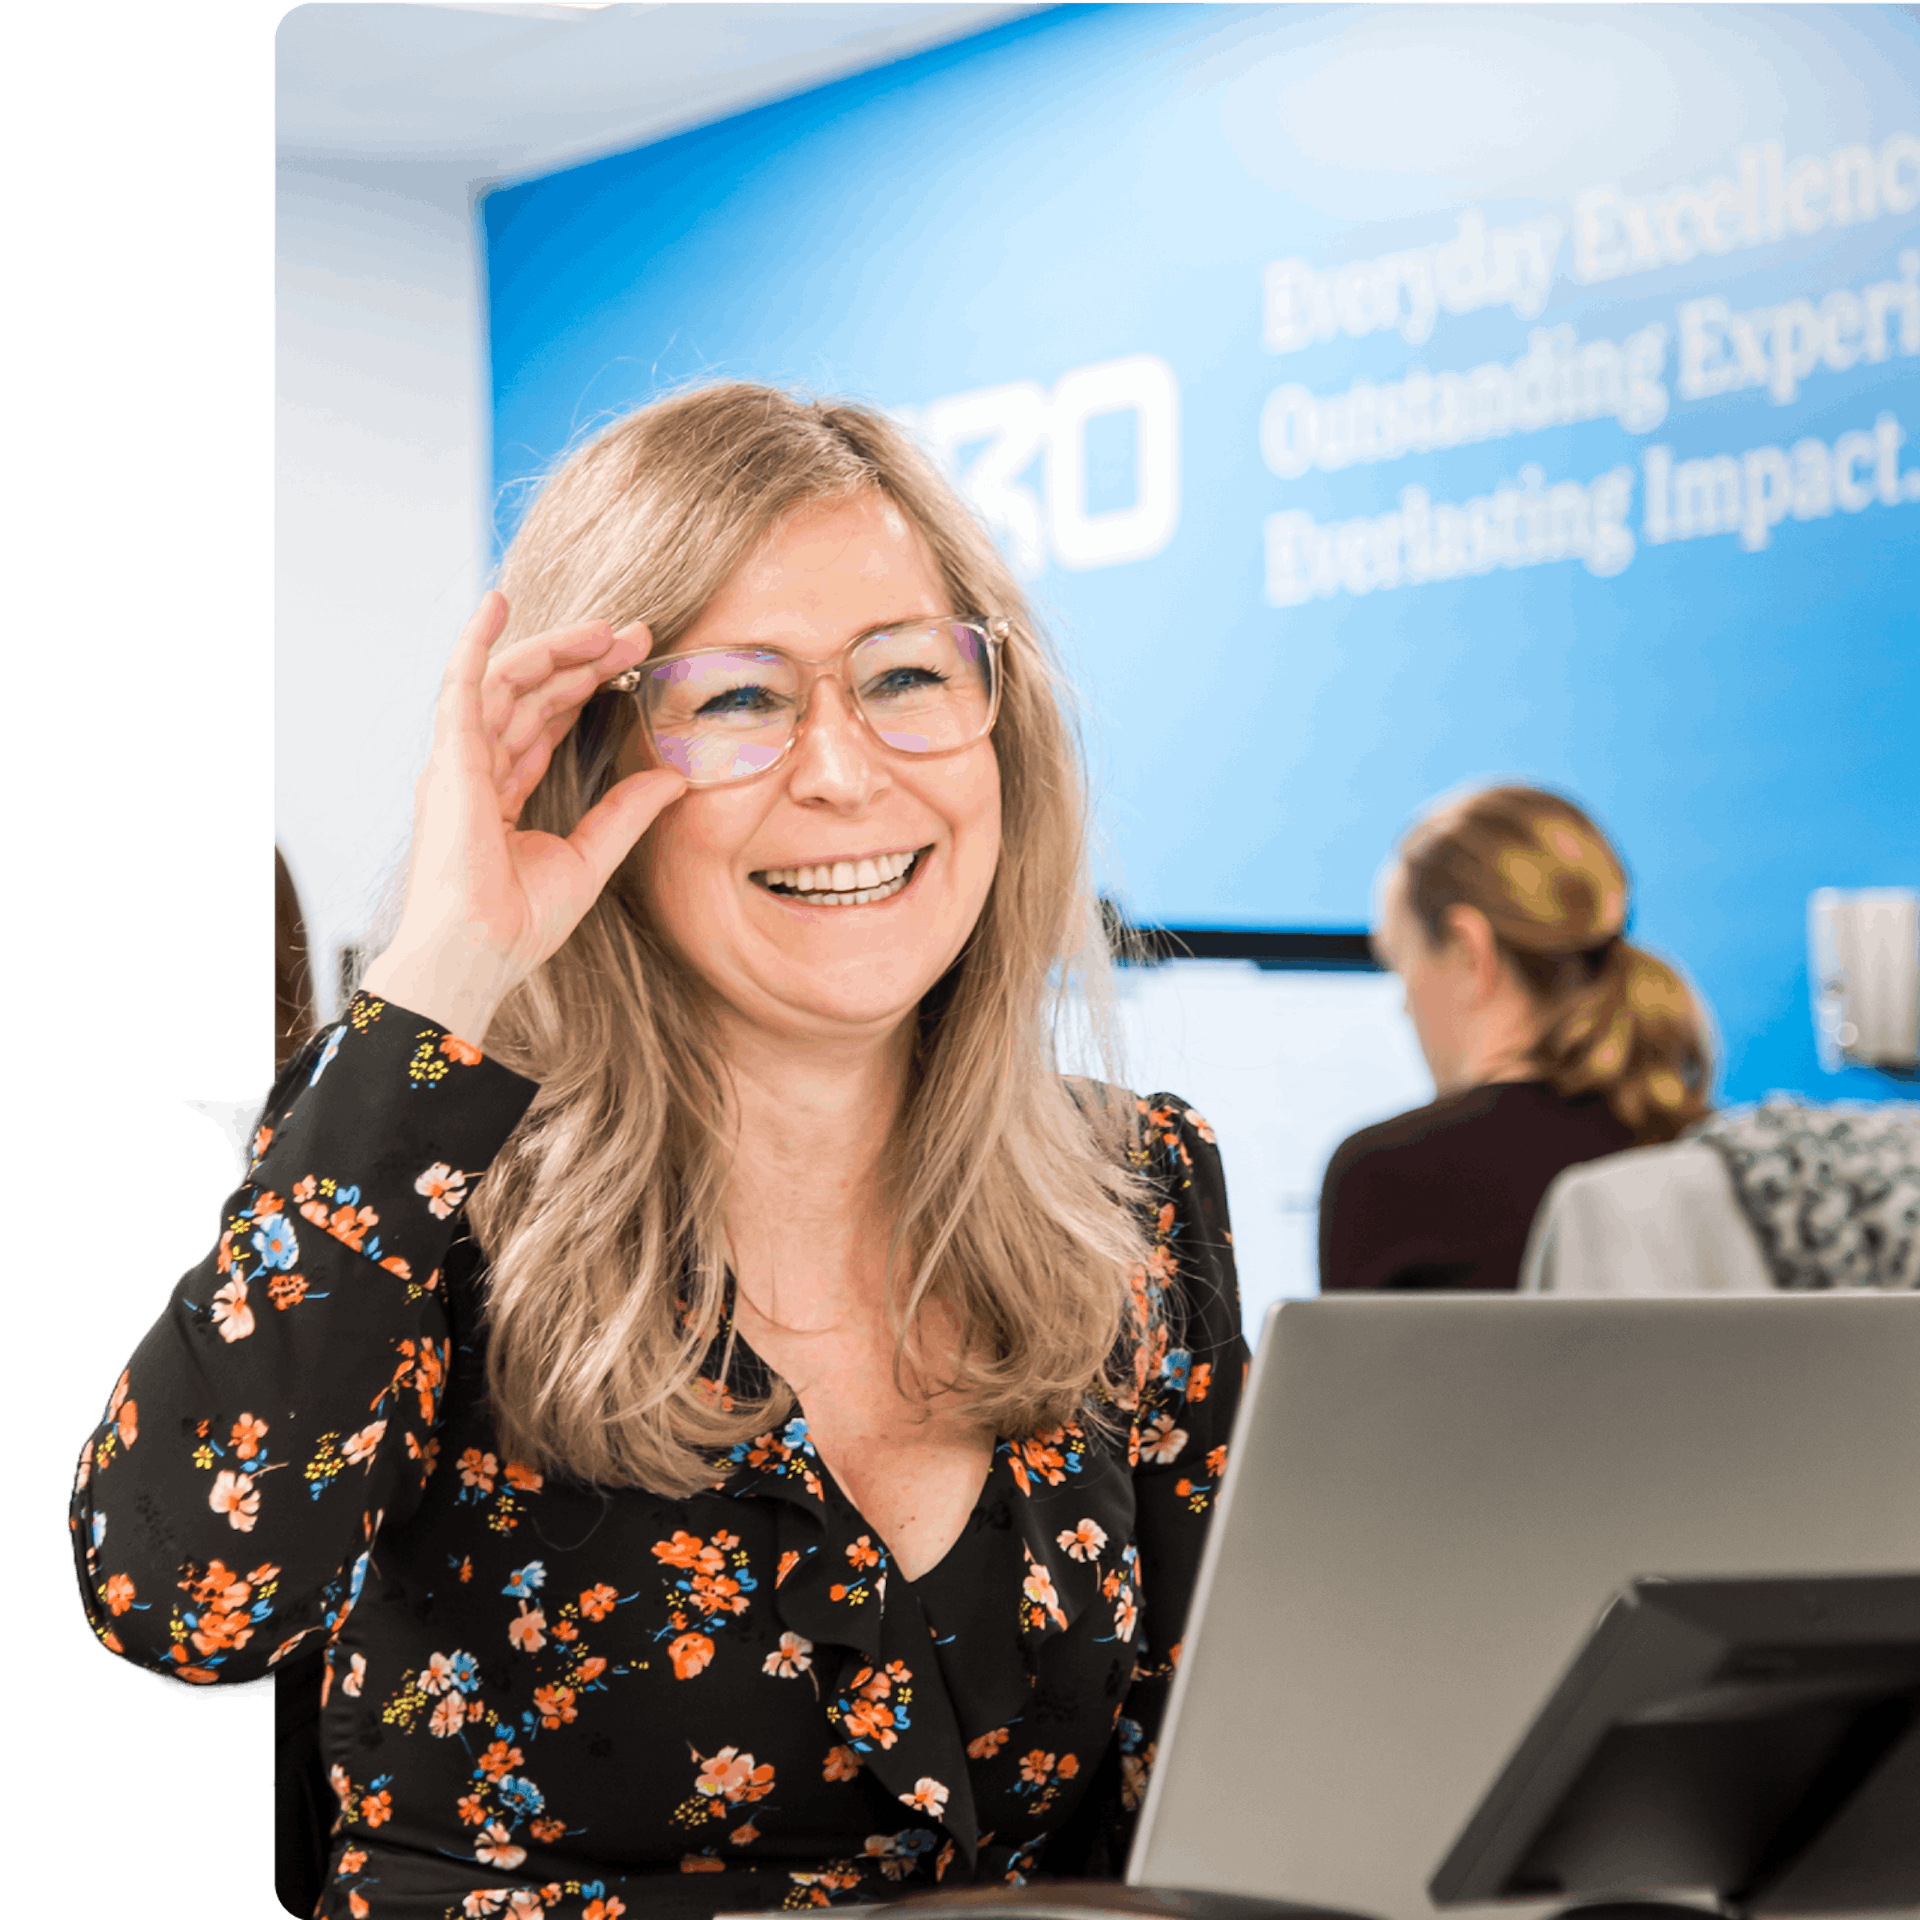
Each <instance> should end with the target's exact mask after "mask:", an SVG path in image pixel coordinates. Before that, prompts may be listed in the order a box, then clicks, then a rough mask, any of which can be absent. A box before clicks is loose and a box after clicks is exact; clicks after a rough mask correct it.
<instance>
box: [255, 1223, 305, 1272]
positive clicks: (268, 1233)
mask: <svg viewBox="0 0 1920 1920" xmlns="http://www.w3.org/2000/svg"><path fill="white" fill-rule="evenodd" d="M253 1250H254V1252H255V1253H257V1254H258V1255H259V1256H260V1264H261V1265H262V1266H264V1267H266V1268H268V1269H269V1270H273V1269H278V1270H280V1271H281V1272H285V1271H286V1270H287V1269H289V1268H290V1267H291V1266H292V1265H293V1263H294V1262H295V1261H296V1260H298V1259H299V1258H300V1242H299V1241H298V1240H297V1239H295V1238H294V1232H293V1222H292V1221H291V1220H289V1219H288V1218H287V1216H286V1215H285V1214H284V1213H272V1214H269V1215H268V1216H267V1218H266V1221H265V1223H264V1224H263V1225H262V1226H261V1227H260V1228H259V1229H258V1230H257V1231H256V1232H255V1234H254V1236H253Z"/></svg>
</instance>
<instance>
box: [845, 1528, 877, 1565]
mask: <svg viewBox="0 0 1920 1920" xmlns="http://www.w3.org/2000/svg"><path fill="white" fill-rule="evenodd" d="M847 1558H848V1560H850V1561H851V1562H852V1563H853V1570H854V1572H855V1573H858V1572H859V1571H860V1570H861V1569H862V1568H863V1567H877V1566H878V1565H879V1564H880V1555H879V1554H878V1553H877V1552H876V1551H875V1549H874V1544H873V1542H872V1540H871V1539H869V1538H868V1536H867V1535H866V1534H864V1533H863V1534H862V1535H861V1536H860V1538H859V1539H858V1540H856V1541H854V1543H853V1544H852V1545H851V1546H850V1547H848V1549H847Z"/></svg>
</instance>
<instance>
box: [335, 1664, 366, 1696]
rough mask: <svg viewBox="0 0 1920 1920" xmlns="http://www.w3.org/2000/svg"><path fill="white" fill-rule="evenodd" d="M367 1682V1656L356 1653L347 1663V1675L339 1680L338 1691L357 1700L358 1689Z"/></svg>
mask: <svg viewBox="0 0 1920 1920" xmlns="http://www.w3.org/2000/svg"><path fill="white" fill-rule="evenodd" d="M366 1683H367V1656H366V1655H365V1654H364V1653H356V1654H355V1655H354V1656H353V1658H352V1660H351V1661H350V1662H349V1663H348V1668H347V1677H346V1678H345V1679H344V1680H342V1681H341V1682H340V1691H341V1692H342V1693H344V1694H347V1695H349V1696H350V1697H351V1698H353V1699H355V1700H357V1699H359V1697H360V1689H361V1688H362V1687H363V1686H365V1685H366Z"/></svg>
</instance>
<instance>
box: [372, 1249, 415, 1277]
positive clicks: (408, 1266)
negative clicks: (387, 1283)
mask: <svg viewBox="0 0 1920 1920" xmlns="http://www.w3.org/2000/svg"><path fill="white" fill-rule="evenodd" d="M380 1264H381V1265H382V1266H383V1267H385V1268H386V1270H387V1271H388V1272H389V1273H391V1274H394V1275H396V1276H397V1277H398V1278H399V1279H402V1280H411V1279H412V1278H413V1263H412V1262H411V1261H409V1260H405V1259H403V1258H402V1257H401V1256H400V1255H399V1254H397V1253H390V1254H388V1255H387V1257H386V1258H385V1259H384V1260H382V1261H381V1262H380Z"/></svg>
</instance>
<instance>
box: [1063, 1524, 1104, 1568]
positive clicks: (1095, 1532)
mask: <svg viewBox="0 0 1920 1920" xmlns="http://www.w3.org/2000/svg"><path fill="white" fill-rule="evenodd" d="M1106 1544H1107V1530H1106V1528H1105V1527H1103V1526H1100V1525H1098V1524H1097V1523H1096V1522H1094V1521H1092V1520H1082V1521H1081V1522H1080V1524H1079V1525H1078V1526H1077V1527H1075V1528H1073V1529H1072V1530H1071V1531H1067V1530H1064V1529H1063V1530H1062V1532H1061V1534H1060V1539H1059V1545H1060V1547H1061V1548H1062V1549H1063V1550H1064V1551H1065V1552H1066V1553H1067V1554H1068V1555H1069V1556H1070V1557H1071V1558H1073V1559H1075V1560H1092V1559H1094V1558H1095V1557H1096V1556H1097V1555H1098V1554H1099V1552H1100V1549H1101V1548H1102V1547H1104V1546H1105V1545H1106Z"/></svg>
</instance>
